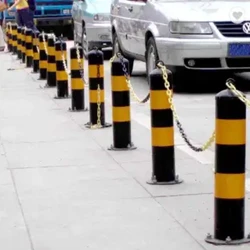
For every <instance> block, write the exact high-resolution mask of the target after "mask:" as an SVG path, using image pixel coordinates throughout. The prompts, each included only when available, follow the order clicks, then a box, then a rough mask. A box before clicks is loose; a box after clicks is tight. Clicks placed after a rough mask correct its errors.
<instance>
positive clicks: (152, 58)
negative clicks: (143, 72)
mask: <svg viewBox="0 0 250 250" xmlns="http://www.w3.org/2000/svg"><path fill="white" fill-rule="evenodd" d="M158 60H159V56H158V52H157V48H156V44H155V40H154V38H153V37H150V38H149V39H148V41H147V49H146V69H147V79H148V84H149V75H150V73H151V72H152V71H153V70H154V69H155V68H156V62H157V61H158Z"/></svg>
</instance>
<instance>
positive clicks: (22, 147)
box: [0, 54, 250, 250]
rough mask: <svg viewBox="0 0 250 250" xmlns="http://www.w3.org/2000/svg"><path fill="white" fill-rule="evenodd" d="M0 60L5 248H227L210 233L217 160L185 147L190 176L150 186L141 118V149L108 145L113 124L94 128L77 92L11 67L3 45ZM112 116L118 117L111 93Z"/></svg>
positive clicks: (0, 236) (137, 138)
mask: <svg viewBox="0 0 250 250" xmlns="http://www.w3.org/2000/svg"><path fill="white" fill-rule="evenodd" d="M13 58H14V57H13ZM0 65H1V67H0V88H1V89H0V137H1V147H0V153H1V154H0V222H1V223H0V246H1V249H3V250H85V249H86V250H87V249H91V250H152V249H157V250H166V249H167V250H179V249H183V250H184V249H185V250H202V249H207V250H210V249H217V248H218V247H217V248H216V247H214V246H212V245H208V244H207V243H205V242H204V239H205V237H206V234H207V233H213V172H212V167H213V166H212V165H209V164H201V163H199V162H197V161H195V160H194V159H192V158H190V157H189V156H188V155H186V154H185V153H184V152H183V151H180V150H178V149H177V150H176V170H177V173H178V174H180V177H181V178H183V179H184V181H185V182H184V183H183V184H181V185H177V186H150V185H148V184H146V181H147V180H148V179H149V178H150V177H151V170H152V166H151V145H150V133H149V131H148V130H147V129H146V128H145V127H143V126H141V125H140V124H138V123H137V122H135V121H132V128H133V131H132V138H133V142H134V143H135V144H136V146H137V147H138V149H137V150H134V151H129V152H113V151H108V150H107V147H108V146H109V145H110V144H111V143H112V128H107V129H100V130H88V129H86V128H85V127H84V124H85V123H86V122H88V121H89V112H77V113H72V112H69V111H68V108H69V107H70V99H65V100H54V99H53V96H54V95H55V93H56V90H55V89H42V88H40V85H42V86H43V85H44V83H45V82H44V81H37V80H36V79H37V78H38V75H37V74H31V73H30V71H31V69H25V70H24V69H20V70H14V71H7V69H8V68H11V67H13V68H16V67H19V66H20V64H19V62H17V61H16V60H15V59H11V56H10V54H0ZM106 71H107V72H108V71H109V69H106ZM108 90H109V87H107V91H108ZM108 95H109V94H108V93H107V96H108ZM87 96H88V95H87V94H86V103H88V99H87ZM106 121H107V122H111V121H112V120H111V107H110V105H109V103H108V102H107V103H106ZM246 196H247V197H246V233H248V232H249V230H250V227H249V225H250V217H249V212H248V211H249V199H250V196H249V194H248V193H247V195H246ZM219 248H220V249H223V250H224V249H230V250H231V249H235V247H219ZM238 248H239V247H238ZM240 249H244V250H245V249H249V245H243V246H240Z"/></svg>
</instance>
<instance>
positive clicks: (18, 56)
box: [17, 27, 22, 59]
mask: <svg viewBox="0 0 250 250" xmlns="http://www.w3.org/2000/svg"><path fill="white" fill-rule="evenodd" d="M21 32H22V28H21V27H17V59H22V47H21V38H22V34H21Z"/></svg>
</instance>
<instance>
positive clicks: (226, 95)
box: [215, 89, 242, 99]
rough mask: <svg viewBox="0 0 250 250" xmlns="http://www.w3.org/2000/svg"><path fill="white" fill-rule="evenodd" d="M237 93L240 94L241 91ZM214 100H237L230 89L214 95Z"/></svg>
mask: <svg viewBox="0 0 250 250" xmlns="http://www.w3.org/2000/svg"><path fill="white" fill-rule="evenodd" d="M239 92H240V93H242V92H241V91H239ZM215 98H216V99H221V98H223V99H224V98H231V99H238V97H237V96H236V95H235V94H234V93H233V92H232V91H231V90H230V89H224V90H222V91H220V92H219V93H218V94H216V96H215Z"/></svg>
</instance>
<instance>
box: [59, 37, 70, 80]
mask: <svg viewBox="0 0 250 250" xmlns="http://www.w3.org/2000/svg"><path fill="white" fill-rule="evenodd" d="M62 45H63V43H62V39H60V48H61V55H62V62H63V68H64V70H65V72H66V74H67V75H68V76H70V75H71V72H70V70H69V69H68V67H67V62H66V58H65V56H64V51H63V46H62Z"/></svg>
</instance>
